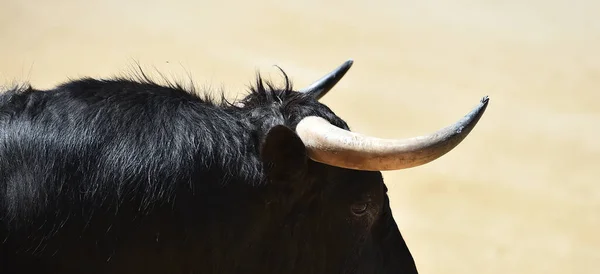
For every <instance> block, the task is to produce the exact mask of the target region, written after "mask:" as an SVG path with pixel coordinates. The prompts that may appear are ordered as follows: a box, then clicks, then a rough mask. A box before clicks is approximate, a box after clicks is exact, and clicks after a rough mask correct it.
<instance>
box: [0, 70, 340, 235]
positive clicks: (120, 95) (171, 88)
mask: <svg viewBox="0 0 600 274" xmlns="http://www.w3.org/2000/svg"><path fill="white" fill-rule="evenodd" d="M282 72H283V71H282ZM283 73H284V72H283ZM284 77H285V83H284V85H283V87H277V86H275V85H274V84H273V83H272V82H270V81H267V80H264V79H263V78H262V77H261V76H260V74H257V78H256V83H255V85H254V86H251V87H250V92H249V94H248V95H247V96H246V97H245V98H244V99H242V100H241V101H239V102H230V101H228V100H226V99H225V96H224V93H221V98H220V99H221V100H220V101H218V100H215V99H213V98H211V96H210V95H209V92H210V91H208V92H206V91H205V92H204V93H203V94H202V93H200V94H198V92H197V91H196V89H195V88H194V86H193V85H190V87H185V85H183V84H182V83H180V82H170V81H166V82H167V83H166V84H159V83H158V82H156V81H154V80H152V79H151V78H149V77H148V76H147V75H146V74H145V73H143V71H141V74H140V75H137V76H136V77H129V78H127V77H115V78H112V79H93V78H82V79H78V80H72V81H69V82H66V83H63V84H61V85H59V86H57V87H56V88H55V89H52V90H48V91H41V90H36V89H34V88H32V87H31V86H27V87H24V88H14V89H11V90H9V91H7V92H6V93H5V94H3V95H2V96H1V97H0V107H2V112H1V113H0V123H2V124H3V125H2V127H3V128H4V129H3V130H4V132H3V135H2V136H0V145H2V146H4V147H8V148H10V149H4V150H1V151H0V167H2V168H0V181H1V183H0V191H1V193H3V195H2V196H1V197H2V198H3V199H4V200H2V201H0V202H1V205H2V206H1V208H2V209H3V210H5V211H4V212H1V213H0V220H1V221H2V222H5V223H14V224H18V223H22V222H25V220H27V219H28V218H31V217H34V216H37V215H39V214H42V212H45V211H47V210H54V209H58V208H61V206H60V203H63V202H66V201H71V202H72V201H77V202H79V203H81V205H80V206H82V208H83V209H87V210H88V211H89V212H93V211H95V210H98V209H100V208H103V207H107V206H108V205H110V208H111V210H118V207H119V206H120V205H121V204H122V203H123V202H124V201H128V200H132V199H134V198H138V199H139V201H140V203H139V205H138V206H139V208H140V210H141V211H142V212H144V211H147V210H149V209H151V208H153V207H154V206H156V205H158V204H164V203H172V202H173V200H174V199H176V198H177V197H176V195H175V194H176V192H177V190H181V189H184V190H185V191H189V192H191V193H196V192H201V191H203V189H204V188H209V189H212V188H219V187H224V186H225V185H228V184H250V186H251V187H259V186H261V185H263V184H264V180H265V178H264V174H263V169H262V164H261V163H260V159H259V158H258V156H259V154H260V153H259V152H260V145H261V143H260V142H261V140H262V138H263V137H264V135H265V134H266V133H267V131H268V130H269V129H270V128H272V127H273V126H275V125H286V126H288V127H290V128H295V126H296V124H297V123H298V122H299V121H300V119H302V118H303V117H305V116H308V115H319V116H323V117H324V118H328V119H329V120H330V121H331V122H332V123H334V124H336V125H338V126H340V127H343V128H347V125H346V124H345V123H344V122H343V121H342V120H341V119H339V118H337V117H336V116H335V115H334V114H333V113H332V112H331V110H329V109H328V108H327V107H326V106H324V105H322V104H320V103H318V102H317V101H316V100H314V99H312V98H311V97H309V96H306V95H305V94H303V93H299V92H296V91H294V90H293V87H292V84H291V82H290V81H289V79H288V78H287V75H285V73H284ZM58 101H60V104H58V103H57V102H58ZM8 103H10V104H11V105H7V104H8ZM53 103H54V104H53ZM240 103H241V104H243V106H240V105H239V104H240ZM58 105H60V106H61V108H57V107H56V106H58ZM309 106H310V107H309ZM19 113H21V114H19ZM13 125H14V126H13ZM17 125H18V126H17ZM17 136H20V137H17ZM9 141H10V142H9ZM47 149H51V150H54V151H46V155H45V157H43V158H38V159H32V158H31V157H30V156H33V154H35V152H37V151H43V150H47ZM7 153H11V154H7ZM71 153H77V154H78V155H71V156H70V157H69V156H68V155H69V154H71ZM107 157H110V158H107ZM25 159H30V162H23V161H24V160H25ZM75 159H78V160H79V161H80V162H74V160H75ZM81 159H84V160H83V161H81ZM8 170H11V171H13V173H12V174H9V173H7V171H8ZM84 170H86V171H88V173H85V174H84V173H82V171H84ZM44 174H52V175H53V176H66V177H64V178H54V177H53V178H47V179H46V182H39V178H42V177H43V176H44ZM223 174H225V175H224V176H223ZM33 178H36V179H35V180H38V181H37V182H34V181H33V180H34V179H33ZM53 182H64V183H63V184H62V185H52V183H53ZM182 182H185V183H182ZM214 184H218V185H214ZM134 193H135V194H137V195H138V196H140V197H132V195H133V194H134ZM31 201H36V202H35V207H31V206H30V203H31ZM113 207H115V208H113Z"/></svg>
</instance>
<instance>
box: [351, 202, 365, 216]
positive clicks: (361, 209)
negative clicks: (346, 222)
mask: <svg viewBox="0 0 600 274" xmlns="http://www.w3.org/2000/svg"><path fill="white" fill-rule="evenodd" d="M368 208H369V204H368V203H365V202H361V203H354V204H352V206H350V210H352V213H354V214H355V215H362V214H365V212H367V209H368Z"/></svg>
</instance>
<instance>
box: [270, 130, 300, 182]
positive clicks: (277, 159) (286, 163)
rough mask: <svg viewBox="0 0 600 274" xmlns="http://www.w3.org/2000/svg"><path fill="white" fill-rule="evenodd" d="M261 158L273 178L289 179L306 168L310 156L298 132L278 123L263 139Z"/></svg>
mask: <svg viewBox="0 0 600 274" xmlns="http://www.w3.org/2000/svg"><path fill="white" fill-rule="evenodd" d="M261 160H262V162H263V165H264V167H265V171H266V172H267V175H268V176H269V177H270V178H271V179H275V180H287V179H291V177H293V176H298V175H299V174H300V173H301V172H303V171H304V170H305V169H306V165H307V162H308V156H307V152H306V147H305V146H304V143H303V142H302V140H301V139H300V137H299V136H298V135H297V134H296V132H294V131H293V130H291V129H290V128H288V127H286V126H283V125H277V126H274V127H272V128H271V129H270V130H269V132H268V133H267V135H266V137H265V139H264V141H263V145H262V148H261Z"/></svg>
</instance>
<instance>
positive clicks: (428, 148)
mask: <svg viewBox="0 0 600 274" xmlns="http://www.w3.org/2000/svg"><path fill="white" fill-rule="evenodd" d="M488 101H489V98H488V97H487V96H485V97H484V98H483V99H481V102H480V103H479V105H478V106H477V107H475V108H474V109H473V110H472V111H471V112H469V114H467V115H466V116H464V117H463V118H462V119H461V120H459V121H458V122H456V123H455V124H453V125H451V126H448V127H446V128H443V129H440V130H438V131H436V132H434V133H432V134H429V135H425V136H419V137H413V138H407V139H398V140H396V139H381V138H376V137H371V136H365V135H362V134H359V133H354V132H350V131H347V130H344V129H341V128H338V127H336V126H334V125H332V124H330V123H329V122H328V121H327V120H325V119H323V118H321V117H317V116H309V117H306V118H304V119H302V120H301V121H300V123H298V125H297V126H296V132H297V134H298V135H299V136H300V138H301V139H302V141H303V142H304V144H305V146H306V148H307V150H308V155H309V157H310V158H311V159H313V160H314V161H317V162H321V163H325V164H328V165H332V166H337V167H342V168H349V169H356V170H371V171H384V170H399V169H405V168H410V167H416V166H419V165H423V164H426V163H429V162H431V161H433V160H435V159H437V158H439V157H441V156H442V155H444V154H446V153H447V152H449V151H450V150H452V149H453V148H455V147H456V146H457V145H458V144H459V143H460V142H461V141H462V140H463V139H465V137H467V135H469V133H470V132H471V130H472V129H473V128H474V127H475V125H476V124H477V122H478V121H479V118H481V116H482V115H483V113H484V112H485V109H486V108H487V105H488Z"/></svg>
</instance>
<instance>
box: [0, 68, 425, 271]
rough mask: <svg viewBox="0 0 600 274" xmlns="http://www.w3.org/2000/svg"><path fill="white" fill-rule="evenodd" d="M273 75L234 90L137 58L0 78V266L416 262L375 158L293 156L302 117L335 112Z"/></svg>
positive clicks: (379, 267)
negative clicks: (98, 75) (227, 92)
mask: <svg viewBox="0 0 600 274" xmlns="http://www.w3.org/2000/svg"><path fill="white" fill-rule="evenodd" d="M284 76H285V74H284ZM285 79H286V81H285V85H284V87H283V88H277V87H275V86H274V85H273V84H271V83H270V82H268V81H264V80H263V79H262V78H261V77H260V76H258V78H257V81H256V84H255V85H254V86H253V87H251V89H250V94H248V95H247V96H246V97H245V98H244V99H243V100H241V101H240V102H235V103H231V102H228V101H227V100H225V99H223V98H224V97H223V96H222V97H221V100H220V101H218V100H214V99H211V98H210V97H208V96H204V97H203V96H202V95H199V94H197V93H196V92H195V90H193V89H186V88H184V87H183V86H182V85H179V84H177V83H175V84H173V83H168V84H158V83H157V82H154V81H152V80H151V79H150V78H149V77H146V76H145V75H144V74H142V77H137V78H115V79H106V80H98V79H91V78H84V79H79V80H74V81H70V82H67V83H65V84H62V85H59V86H58V87H56V88H54V89H52V90H47V91H41V90H36V89H33V88H31V87H26V88H15V89H11V90H9V91H7V92H6V93H4V94H2V95H1V96H0V240H3V241H4V242H3V244H2V247H1V249H0V260H1V262H0V266H1V267H2V268H0V271H2V273H29V272H28V271H32V272H35V273H332V272H335V273H340V272H347V273H363V272H368V273H374V272H373V271H375V272H378V271H381V273H400V272H398V271H403V272H402V273H416V270H415V269H414V263H413V262H412V257H411V256H410V252H408V249H407V248H406V245H405V244H404V242H403V240H402V237H401V236H400V234H399V232H398V230H397V228H396V225H395V222H394V221H393V218H392V217H391V212H390V210H389V205H388V204H387V196H386V195H385V187H384V186H383V181H382V179H381V175H380V173H378V172H358V171H350V170H344V169H339V168H335V167H330V166H326V165H322V164H318V163H315V162H312V161H310V160H308V159H307V158H306V155H305V152H304V150H303V146H302V143H301V141H300V140H299V139H298V138H297V136H295V134H294V133H293V130H294V129H295V127H296V125H297V123H298V122H299V121H300V120H301V119H302V118H304V117H306V116H309V115H316V116H321V117H323V118H325V119H327V120H328V121H330V122H331V123H332V124H334V125H336V126H338V127H341V128H345V129H348V126H347V124H346V123H345V122H344V121H343V120H342V119H340V118H339V117H337V116H336V115H335V114H334V113H333V112H332V111H331V110H330V109H329V108H328V107H327V106H325V105H323V104H321V103H319V102H318V101H317V100H316V99H314V98H312V97H310V96H307V95H305V94H302V93H299V92H296V91H294V90H293V87H292V85H291V83H290V81H289V80H288V79H287V76H285ZM240 103H241V105H240ZM356 203H359V204H360V203H363V204H367V205H372V206H371V207H369V210H367V213H364V212H363V213H361V214H362V215H361V214H351V213H350V210H348V208H352V207H351V206H350V205H354V204H356ZM336 237H339V238H336ZM384 247H385V248H384ZM398 250H399V251H398ZM390 256H391V257H390ZM361 258H362V259H361Z"/></svg>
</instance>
